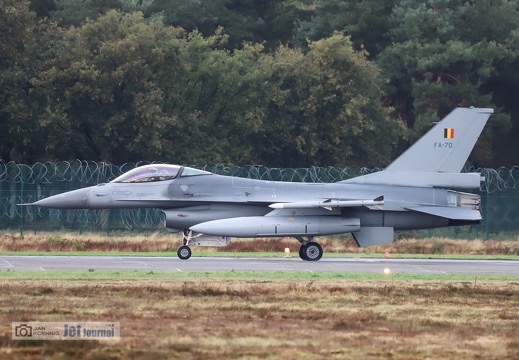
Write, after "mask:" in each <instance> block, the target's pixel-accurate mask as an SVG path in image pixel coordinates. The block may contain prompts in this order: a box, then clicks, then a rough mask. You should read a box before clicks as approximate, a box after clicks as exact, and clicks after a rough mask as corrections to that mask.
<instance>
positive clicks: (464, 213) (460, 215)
mask: <svg viewBox="0 0 519 360" xmlns="http://www.w3.org/2000/svg"><path fill="white" fill-rule="evenodd" d="M407 209H408V210H412V211H418V212H421V213H424V214H429V215H435V216H439V217H443V218H446V219H452V220H468V221H478V220H481V214H480V212H479V211H478V210H474V209H469V208H465V207H454V206H410V207H407Z"/></svg>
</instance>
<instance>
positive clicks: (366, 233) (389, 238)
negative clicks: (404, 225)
mask: <svg viewBox="0 0 519 360" xmlns="http://www.w3.org/2000/svg"><path fill="white" fill-rule="evenodd" d="M393 233H394V229H393V228H392V227H361V228H360V230H359V231H355V232H352V233H351V234H352V235H353V238H354V239H355V242H356V243H357V246H358V247H366V246H372V245H382V244H389V243H391V242H393Z"/></svg>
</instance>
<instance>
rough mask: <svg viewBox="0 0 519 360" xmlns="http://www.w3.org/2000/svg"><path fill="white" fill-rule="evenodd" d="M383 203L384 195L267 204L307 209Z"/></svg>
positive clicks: (275, 207)
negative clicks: (355, 198)
mask: <svg viewBox="0 0 519 360" xmlns="http://www.w3.org/2000/svg"><path fill="white" fill-rule="evenodd" d="M380 205H384V197H383V196H379V197H377V198H376V199H373V200H332V199H328V200H325V201H307V202H304V201H302V202H292V203H274V204H271V205H269V207H270V208H272V209H309V208H325V209H332V208H337V207H339V208H340V207H360V206H380Z"/></svg>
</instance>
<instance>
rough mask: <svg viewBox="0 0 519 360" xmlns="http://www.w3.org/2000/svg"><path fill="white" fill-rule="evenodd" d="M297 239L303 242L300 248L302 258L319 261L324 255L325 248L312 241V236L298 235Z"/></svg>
mask: <svg viewBox="0 0 519 360" xmlns="http://www.w3.org/2000/svg"><path fill="white" fill-rule="evenodd" d="M296 239H297V240H298V241H299V242H300V243H301V247H300V248H299V257H300V258H301V259H303V260H306V261H317V260H319V259H320V258H321V257H322V256H323V248H322V247H321V245H319V244H318V243H316V242H314V241H312V240H313V237H312V236H308V237H307V238H306V239H305V238H303V237H301V236H297V237H296Z"/></svg>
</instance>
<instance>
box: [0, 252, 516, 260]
mask: <svg viewBox="0 0 519 360" xmlns="http://www.w3.org/2000/svg"><path fill="white" fill-rule="evenodd" d="M0 255H15V256H144V257H176V256H177V253H176V251H174V252H162V251H154V252H130V251H127V252H122V251H113V252H112V251H70V252H64V251H0ZM193 257H230V258H283V257H285V254H284V253H275V252H197V251H193ZM291 257H294V258H297V257H298V255H297V253H292V254H291ZM323 257H325V258H360V259H383V258H385V257H386V256H385V254H382V253H325V254H324V256H323ZM391 258H393V259H458V260H519V256H517V255H469V254H395V253H392V254H391Z"/></svg>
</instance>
